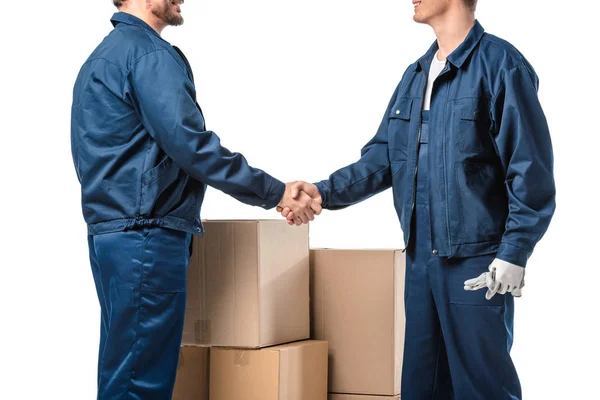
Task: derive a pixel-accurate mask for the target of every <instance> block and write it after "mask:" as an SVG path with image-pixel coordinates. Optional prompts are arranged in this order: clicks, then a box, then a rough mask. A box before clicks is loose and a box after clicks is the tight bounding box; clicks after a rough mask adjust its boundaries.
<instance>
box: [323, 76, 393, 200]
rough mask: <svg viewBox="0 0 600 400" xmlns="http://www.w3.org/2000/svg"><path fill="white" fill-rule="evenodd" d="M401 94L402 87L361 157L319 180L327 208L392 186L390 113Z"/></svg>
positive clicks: (363, 197) (372, 194) (361, 198)
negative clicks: (327, 177) (389, 140)
mask: <svg viewBox="0 0 600 400" xmlns="http://www.w3.org/2000/svg"><path fill="white" fill-rule="evenodd" d="M397 94H398V88H396V91H395V92H394V95H393V96H392V99H391V100H390V103H389V105H388V107H387V110H386V112H385V114H384V116H383V120H382V121H381V124H380V125H379V129H378V130H377V134H376V135H375V136H374V137H373V138H372V139H371V140H370V141H369V142H368V143H367V144H366V145H365V146H364V147H363V148H362V150H361V157H360V159H359V160H358V161H356V162H355V163H353V164H350V165H348V166H346V167H344V168H341V169H339V170H337V171H335V172H334V173H333V174H331V175H330V176H329V179H326V180H323V181H321V182H317V183H315V185H316V186H317V187H318V188H319V192H320V194H321V198H322V199H323V204H322V206H323V208H326V209H329V210H340V209H342V208H345V207H348V206H350V205H353V204H356V203H359V202H361V201H363V200H366V199H368V198H369V197H372V196H374V195H376V194H378V193H380V192H382V191H384V190H386V189H389V188H390V187H391V186H392V171H391V164H390V159H389V155H388V115H389V113H390V109H391V107H392V106H393V105H394V103H395V101H396V96H397Z"/></svg>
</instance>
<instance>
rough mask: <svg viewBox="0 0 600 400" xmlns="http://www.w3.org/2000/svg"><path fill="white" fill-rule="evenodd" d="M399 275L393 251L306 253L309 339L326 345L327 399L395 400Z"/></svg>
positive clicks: (401, 264)
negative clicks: (309, 312) (374, 398)
mask: <svg viewBox="0 0 600 400" xmlns="http://www.w3.org/2000/svg"><path fill="white" fill-rule="evenodd" d="M404 274H405V258H404V254H403V253H402V252H401V251H398V250H326V249H323V250H312V251H311V320H312V332H311V337H312V338H314V339H319V340H326V341H327V342H328V343H329V391H330V392H331V393H332V395H331V396H330V400H363V399H364V400H366V399H371V397H368V396H367V397H365V395H371V396H389V397H377V400H392V399H396V398H398V397H397V396H398V395H399V394H400V378H401V369H402V355H403V345H404V322H405V320H404ZM336 393H337V394H336ZM349 394H353V395H361V396H352V395H349Z"/></svg>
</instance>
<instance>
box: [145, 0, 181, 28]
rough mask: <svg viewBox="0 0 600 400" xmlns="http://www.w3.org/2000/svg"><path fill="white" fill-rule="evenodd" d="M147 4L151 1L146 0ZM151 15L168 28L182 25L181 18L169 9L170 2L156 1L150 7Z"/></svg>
mask: <svg viewBox="0 0 600 400" xmlns="http://www.w3.org/2000/svg"><path fill="white" fill-rule="evenodd" d="M146 1H147V2H148V3H150V2H151V0H146ZM150 11H152V14H154V15H155V16H156V17H157V18H158V19H160V20H161V21H163V22H164V23H165V24H167V25H169V26H179V25H182V24H183V17H182V16H181V14H179V13H178V12H175V11H173V9H172V8H171V0H156V1H155V2H153V4H152V5H151V9H150Z"/></svg>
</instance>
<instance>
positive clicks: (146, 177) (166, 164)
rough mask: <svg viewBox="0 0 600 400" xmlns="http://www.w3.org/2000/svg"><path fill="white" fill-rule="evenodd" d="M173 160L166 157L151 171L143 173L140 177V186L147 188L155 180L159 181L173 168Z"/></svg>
mask: <svg viewBox="0 0 600 400" xmlns="http://www.w3.org/2000/svg"><path fill="white" fill-rule="evenodd" d="M172 167H173V159H172V158H170V157H166V158H165V159H164V160H162V161H161V162H159V163H158V165H156V166H155V167H153V168H152V169H150V170H148V171H146V172H144V174H143V175H142V186H148V185H150V184H151V183H153V182H154V181H156V180H157V179H159V178H160V177H161V176H162V175H164V174H165V173H166V172H169V171H170V170H172V169H173V168H172Z"/></svg>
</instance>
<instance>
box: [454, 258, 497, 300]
mask: <svg viewBox="0 0 600 400" xmlns="http://www.w3.org/2000/svg"><path fill="white" fill-rule="evenodd" d="M495 257H496V254H495V253H494V254H486V255H482V256H475V257H466V258H453V259H450V260H448V261H447V262H446V263H447V265H445V267H447V268H448V295H449V300H450V304H455V305H465V306H501V305H503V304H504V298H503V296H502V295H498V294H497V295H495V296H494V297H492V298H491V299H490V300H487V299H486V298H485V294H486V292H487V289H485V288H483V289H480V290H475V291H468V290H465V289H464V283H465V281H467V280H469V279H473V278H477V277H478V276H480V275H481V274H483V273H485V272H488V268H489V266H490V264H491V263H492V261H494V258H495Z"/></svg>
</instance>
